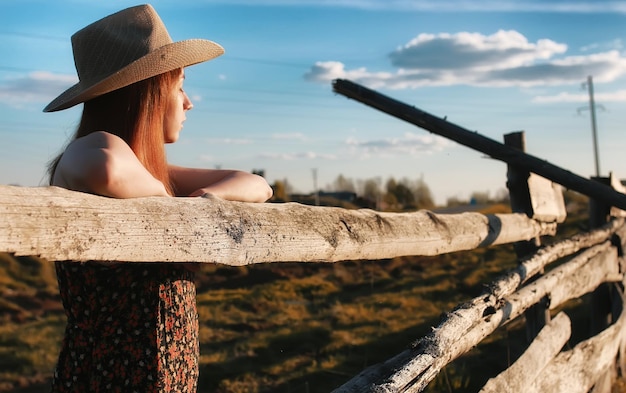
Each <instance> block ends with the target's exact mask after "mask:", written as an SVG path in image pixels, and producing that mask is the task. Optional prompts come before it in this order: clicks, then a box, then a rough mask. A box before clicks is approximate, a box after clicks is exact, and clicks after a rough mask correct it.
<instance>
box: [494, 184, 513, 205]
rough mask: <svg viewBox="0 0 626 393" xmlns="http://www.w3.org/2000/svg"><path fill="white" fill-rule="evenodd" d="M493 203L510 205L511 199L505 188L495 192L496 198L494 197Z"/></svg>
mask: <svg viewBox="0 0 626 393" xmlns="http://www.w3.org/2000/svg"><path fill="white" fill-rule="evenodd" d="M494 202H498V203H510V202H511V198H510V197H509V190H507V189H506V188H500V189H499V190H498V191H497V192H496V196H495V197H494Z"/></svg>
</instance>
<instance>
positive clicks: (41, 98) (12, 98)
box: [0, 71, 78, 106]
mask: <svg viewBox="0 0 626 393" xmlns="http://www.w3.org/2000/svg"><path fill="white" fill-rule="evenodd" d="M76 82H78V78H77V77H76V76H74V75H61V74H53V73H50V72H44V71H37V72H31V73H29V74H27V75H23V76H20V77H17V78H10V79H5V80H3V81H0V102H3V103H6V104H9V105H12V106H21V105H24V104H30V103H47V102H49V101H51V100H52V99H53V98H54V97H56V96H57V95H59V94H61V93H62V92H63V91H65V90H66V89H67V88H69V87H70V86H72V85H73V84H75V83H76Z"/></svg>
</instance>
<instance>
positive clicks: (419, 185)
mask: <svg viewBox="0 0 626 393" xmlns="http://www.w3.org/2000/svg"><path fill="white" fill-rule="evenodd" d="M413 196H414V197H415V204H416V205H417V208H418V209H432V208H433V207H435V201H434V199H433V194H432V193H431V192H430V188H429V187H428V185H427V184H426V182H425V181H424V179H419V180H418V181H417V182H416V184H415V186H414V187H413Z"/></svg>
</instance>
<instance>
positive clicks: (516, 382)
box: [480, 312, 572, 393]
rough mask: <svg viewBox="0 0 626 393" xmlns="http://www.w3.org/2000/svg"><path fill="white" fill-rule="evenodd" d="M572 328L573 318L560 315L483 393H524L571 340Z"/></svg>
mask: <svg viewBox="0 0 626 393" xmlns="http://www.w3.org/2000/svg"><path fill="white" fill-rule="evenodd" d="M571 334H572V326H571V321H570V319H569V317H568V316H567V315H566V314H565V313H564V312H560V313H558V314H557V315H556V316H555V317H554V318H553V319H552V320H551V321H550V322H549V323H548V324H547V325H546V326H544V328H543V329H541V331H540V332H539V334H538V335H537V337H536V338H535V339H534V340H533V342H532V343H531V344H530V346H529V347H528V348H527V349H526V351H524V353H523V354H522V355H521V356H520V357H519V358H518V359H517V360H516V361H515V362H514V363H513V364H512V365H511V366H510V367H509V368H507V369H506V370H504V371H503V372H501V373H500V374H499V375H498V376H497V377H494V378H491V379H490V380H489V381H487V383H486V384H485V386H483V388H482V389H481V390H480V393H518V392H524V391H525V389H526V386H527V385H528V383H529V381H534V380H535V378H536V377H537V376H538V375H539V374H540V373H541V371H542V370H543V368H544V367H545V366H546V365H547V364H548V363H550V361H551V360H552V359H553V358H554V357H556V355H557V354H558V353H559V352H560V351H561V348H563V346H564V345H565V343H566V342H567V340H569V338H570V335H571Z"/></svg>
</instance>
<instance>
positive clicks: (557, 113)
mask: <svg viewBox="0 0 626 393" xmlns="http://www.w3.org/2000/svg"><path fill="white" fill-rule="evenodd" d="M136 4H138V3H137V2H130V1H122V0H117V1H107V2H94V1H86V0H55V1H53V2H51V1H49V0H0V51H2V53H3V54H4V55H3V56H1V57H0V137H1V141H2V142H0V168H1V170H0V184H20V185H25V186H36V185H43V184H44V183H45V166H46V163H47V161H49V160H50V159H51V158H53V157H54V156H55V155H56V154H57V153H58V152H59V151H60V150H61V149H62V147H63V146H64V144H65V143H66V141H67V139H68V138H69V137H70V136H71V135H72V133H73V131H74V127H75V126H76V123H77V120H78V118H79V115H80V106H79V107H76V108H73V109H70V110H66V111H62V112H58V113H43V112H42V109H43V107H44V106H45V105H46V104H47V103H48V102H49V101H50V100H52V99H53V98H54V97H56V96H57V95H58V94H59V93H60V92H61V91H63V90H64V89H66V88H67V87H69V86H70V85H72V84H74V83H75V82H76V76H75V74H76V73H75V69H74V65H73V58H72V52H71V44H70V39H69V38H70V36H71V35H72V34H73V33H74V32H76V31H77V30H79V29H81V28H82V27H84V26H86V25H87V24H89V23H91V22H93V21H95V20H97V19H99V18H101V17H104V16H106V15H108V14H110V13H113V12H115V11H117V10H119V9H122V8H125V7H128V6H132V5H136ZM152 4H153V6H154V7H155V8H156V10H157V12H158V13H159V14H160V16H161V18H162V19H163V21H164V22H165V24H166V26H167V27H168V30H169V32H170V35H171V36H172V38H173V39H174V40H182V39H187V38H207V39H211V40H214V41H216V42H218V43H220V44H221V45H223V46H224V47H225V49H226V53H225V55H223V56H222V57H220V58H218V59H216V60H213V61H210V62H208V63H204V64H201V65H196V66H192V67H189V68H188V69H187V78H186V90H187V92H188V93H189V94H190V96H191V97H192V100H193V101H194V104H195V107H194V109H193V110H192V111H191V112H190V113H189V114H188V120H187V122H186V123H185V128H184V130H183V133H182V134H181V139H180V140H179V142H177V143H176V144H174V145H170V146H168V158H169V160H170V161H171V162H173V163H176V164H179V165H186V166H196V167H209V168H213V167H222V168H236V169H242V170H246V171H251V170H253V169H264V170H265V173H266V177H267V179H268V181H269V182H270V183H272V182H274V181H275V180H284V179H287V180H288V182H289V184H290V185H291V186H292V187H293V188H294V190H295V191H298V192H303V193H305V192H311V191H312V190H313V187H314V176H313V172H314V170H315V172H316V173H317V185H318V187H319V188H325V187H326V186H327V185H331V184H332V183H333V181H334V180H335V179H336V178H337V176H338V175H340V174H341V175H343V176H344V177H347V178H350V179H353V180H354V181H355V183H357V186H358V184H359V181H361V180H367V179H376V178H379V179H381V182H382V184H384V182H385V181H386V180H387V179H388V178H389V177H394V178H395V179H397V180H399V179H402V178H406V179H409V180H417V179H423V180H424V181H425V182H426V184H427V185H428V186H429V187H430V189H431V191H432V193H433V195H434V196H435V198H436V201H437V202H438V203H445V201H446V199H447V198H450V197H456V198H460V199H467V198H468V197H469V195H470V194H471V193H472V192H475V191H478V192H489V193H490V195H492V196H493V195H495V194H496V193H498V192H499V191H500V190H502V189H503V188H504V187H505V182H506V165H505V164H504V163H501V162H499V161H495V160H492V159H489V158H487V157H485V156H484V155H482V154H481V153H478V152H475V151H473V150H470V149H469V148H467V147H464V146H461V145H458V144H456V143H454V142H451V141H448V140H446V139H442V138H439V137H437V136H435V135H432V134H430V133H429V132H427V131H425V130H423V129H420V128H417V127H415V126H413V125H411V124H408V123H405V122H402V121H400V120H398V119H395V118H393V117H391V116H389V115H386V114H383V113H380V112H378V111H376V110H374V109H371V108H369V107H367V106H365V105H363V104H360V103H358V102H356V101H353V100H349V99H347V98H345V97H343V96H340V95H337V94H335V93H333V92H332V87H331V81H332V80H333V79H335V78H345V79H350V80H352V81H354V82H356V83H360V84H363V85H365V86H368V87H371V88H373V89H375V90H377V91H379V92H381V93H383V94H385V95H388V96H391V97H393V98H395V99H398V100H400V101H403V102H405V103H408V104H411V105H414V106H415V107H417V108H419V109H422V110H425V111H427V112H429V113H431V114H433V115H435V116H438V117H444V116H447V119H448V120H449V121H451V122H453V123H455V124H457V125H460V126H462V127H465V128H467V129H469V130H473V131H477V132H479V133H481V134H483V135H485V136H487V137H490V138H492V139H495V140H498V141H501V140H502V138H503V135H504V134H506V133H509V132H513V131H519V130H524V131H525V132H526V141H527V151H528V153H530V154H532V155H535V156H537V157H539V158H542V159H545V160H547V161H549V162H551V163H553V164H556V165H559V166H562V167H564V168H566V169H568V170H570V171H572V172H574V173H576V174H579V175H581V176H584V177H588V176H592V175H595V164H594V153H593V145H592V143H593V139H592V131H591V129H592V128H591V120H590V112H589V110H588V109H589V95H588V92H587V89H586V88H585V87H584V86H583V84H584V83H585V82H586V80H587V77H588V76H592V77H593V82H594V90H595V101H596V104H597V105H598V110H597V126H598V143H599V153H600V154H599V159H600V174H601V175H604V176H606V175H608V173H609V171H612V172H613V173H615V174H616V175H617V176H618V177H626V169H625V168H623V167H624V159H623V157H624V152H626V127H625V125H626V75H625V74H626V49H625V48H624V42H625V40H626V37H625V34H626V1H597V0H596V1H593V0H587V1H568V0H559V1H543V0H531V1H507V0H501V1H488V0H482V1H480V0H479V1H469V0H468V1H449V0H432V1H430V0H427V1H410V0H403V1H402V0H397V1H394V0H325V1H322V0H318V1H313V0H310V1H307V0H303V1H297V0H268V1H265V0H248V1H245V0H222V1H219V0H193V1H189V0H155V1H153V2H152Z"/></svg>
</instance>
